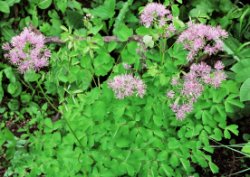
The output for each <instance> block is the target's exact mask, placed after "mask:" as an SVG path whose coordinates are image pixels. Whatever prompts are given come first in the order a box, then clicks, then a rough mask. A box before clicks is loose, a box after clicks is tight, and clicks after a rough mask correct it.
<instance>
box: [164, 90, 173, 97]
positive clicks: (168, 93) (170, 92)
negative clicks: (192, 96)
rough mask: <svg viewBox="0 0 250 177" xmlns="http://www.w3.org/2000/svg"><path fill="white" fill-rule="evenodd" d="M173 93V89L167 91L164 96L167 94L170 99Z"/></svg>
mask: <svg viewBox="0 0 250 177" xmlns="http://www.w3.org/2000/svg"><path fill="white" fill-rule="evenodd" d="M174 95H175V93H174V91H173V90H170V91H168V92H167V94H166V96H167V97H168V98H170V99H172V98H174Z"/></svg>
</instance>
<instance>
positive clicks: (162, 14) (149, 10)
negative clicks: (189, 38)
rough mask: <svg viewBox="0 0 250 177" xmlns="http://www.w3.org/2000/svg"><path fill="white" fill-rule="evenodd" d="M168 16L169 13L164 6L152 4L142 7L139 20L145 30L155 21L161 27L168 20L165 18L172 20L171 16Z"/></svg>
mask: <svg viewBox="0 0 250 177" xmlns="http://www.w3.org/2000/svg"><path fill="white" fill-rule="evenodd" d="M170 15H171V13H170V11H169V10H167V9H166V8H165V6H164V5H162V4H160V3H155V2H153V3H149V4H147V5H146V6H145V7H144V9H143V12H142V14H141V16H140V20H141V23H142V24H143V25H144V26H145V27H147V28H148V27H150V26H151V25H152V24H153V22H154V21H157V22H158V24H159V25H160V26H163V25H165V23H166V21H167V20H168V19H167V18H166V16H167V17H171V18H172V15H171V16H170ZM169 20H171V19H169Z"/></svg>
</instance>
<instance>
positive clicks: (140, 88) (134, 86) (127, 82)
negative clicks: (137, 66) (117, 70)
mask: <svg viewBox="0 0 250 177" xmlns="http://www.w3.org/2000/svg"><path fill="white" fill-rule="evenodd" d="M108 86H109V87H110V88H111V89H112V90H113V91H114V93H115V96H116V98H118V99H124V98H125V97H127V96H132V95H134V94H135V95H136V96H139V97H140V98H142V97H143V96H144V95H145V93H146V85H145V84H144V83H143V81H142V80H141V79H139V78H138V77H134V76H133V75H131V74H122V75H118V76H115V77H114V78H113V80H110V81H109V82H108Z"/></svg>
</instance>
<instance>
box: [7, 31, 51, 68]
mask: <svg viewBox="0 0 250 177" xmlns="http://www.w3.org/2000/svg"><path fill="white" fill-rule="evenodd" d="M2 48H3V49H4V50H5V51H6V52H7V53H6V54H5V55H4V56H5V57H6V58H8V59H9V60H10V63H12V64H14V65H16V66H17V67H18V70H19V71H20V72H21V73H24V72H26V71H27V70H35V71H38V70H40V69H41V68H42V67H45V66H48V59H49V58H50V55H51V53H50V50H49V49H47V48H46V47H45V37H44V36H43V35H42V34H36V33H34V32H33V31H32V30H31V29H30V28H24V30H23V31H22V32H21V33H20V34H19V35H17V36H15V37H13V38H12V39H11V42H10V43H5V44H4V45H3V46H2Z"/></svg>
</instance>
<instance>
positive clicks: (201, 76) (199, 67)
mask: <svg viewBox="0 0 250 177" xmlns="http://www.w3.org/2000/svg"><path fill="white" fill-rule="evenodd" d="M223 69H224V65H223V63H222V62H221V61H218V62H216V63H215V65H214V69H212V68H211V67H210V66H209V65H207V64H206V63H204V62H201V63H199V64H196V63H194V64H192V65H191V67H190V71H189V72H188V73H186V74H185V75H184V76H183V77H182V79H179V80H178V81H177V79H176V78H173V80H172V86H173V89H172V90H169V91H168V92H167V94H166V96H167V97H168V98H169V99H170V100H171V105H170V107H171V109H172V111H173V112H174V113H175V116H176V118H177V119H179V120H183V119H184V118H185V117H186V115H187V114H188V113H190V112H192V110H193V104H194V103H195V102H196V101H197V99H198V98H199V96H200V95H201V94H202V92H203V90H204V86H205V85H209V86H212V87H215V88H217V87H219V86H220V85H221V83H222V81H224V80H225V79H226V74H225V72H224V71H223ZM174 90H175V91H174ZM176 93H179V94H178V95H177V94H176Z"/></svg>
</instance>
